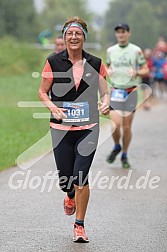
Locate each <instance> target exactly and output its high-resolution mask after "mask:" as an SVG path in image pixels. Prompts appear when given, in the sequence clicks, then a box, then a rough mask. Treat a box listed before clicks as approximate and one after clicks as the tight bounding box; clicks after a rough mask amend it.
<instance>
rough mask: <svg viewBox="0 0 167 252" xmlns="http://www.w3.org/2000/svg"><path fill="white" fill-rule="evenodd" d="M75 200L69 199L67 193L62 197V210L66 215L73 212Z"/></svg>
mask: <svg viewBox="0 0 167 252" xmlns="http://www.w3.org/2000/svg"><path fill="white" fill-rule="evenodd" d="M75 210H76V206H75V201H74V200H73V199H70V198H69V197H68V196H67V195H66V197H65V199H64V212H65V214H66V215H73V214H74V213H75Z"/></svg>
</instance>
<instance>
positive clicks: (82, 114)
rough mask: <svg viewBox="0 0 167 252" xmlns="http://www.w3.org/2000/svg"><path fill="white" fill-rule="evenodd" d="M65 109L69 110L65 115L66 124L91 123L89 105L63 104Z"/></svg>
mask: <svg viewBox="0 0 167 252" xmlns="http://www.w3.org/2000/svg"><path fill="white" fill-rule="evenodd" d="M63 108H65V109H67V111H66V112H65V114H66V115H67V118H65V119H63V121H64V122H88V121H89V103H88V102H87V101H85V102H63Z"/></svg>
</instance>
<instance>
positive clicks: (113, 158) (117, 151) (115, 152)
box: [107, 146, 121, 164]
mask: <svg viewBox="0 0 167 252" xmlns="http://www.w3.org/2000/svg"><path fill="white" fill-rule="evenodd" d="M120 151H121V146H120V149H117V150H113V151H112V152H111V154H110V155H109V156H108V157H107V162H108V163H110V164H111V163H113V162H114V161H115V158H116V156H117V155H118V154H119V153H120Z"/></svg>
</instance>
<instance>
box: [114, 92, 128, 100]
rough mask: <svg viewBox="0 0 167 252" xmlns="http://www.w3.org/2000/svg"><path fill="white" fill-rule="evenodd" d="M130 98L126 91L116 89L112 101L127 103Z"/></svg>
mask: <svg viewBox="0 0 167 252" xmlns="http://www.w3.org/2000/svg"><path fill="white" fill-rule="evenodd" d="M127 98H128V92H126V90H124V89H114V91H112V93H111V101H117V102H125V101H126V100H127Z"/></svg>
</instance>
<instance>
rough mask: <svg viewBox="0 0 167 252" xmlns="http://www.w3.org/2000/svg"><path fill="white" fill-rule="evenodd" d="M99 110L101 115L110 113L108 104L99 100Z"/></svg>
mask: <svg viewBox="0 0 167 252" xmlns="http://www.w3.org/2000/svg"><path fill="white" fill-rule="evenodd" d="M99 111H100V112H101V113H102V114H103V115H108V114H109V113H110V107H109V106H108V104H107V103H105V102H102V103H101V102H100V103H99Z"/></svg>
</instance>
